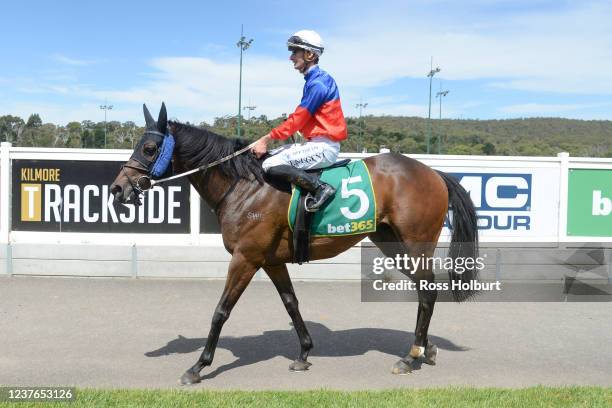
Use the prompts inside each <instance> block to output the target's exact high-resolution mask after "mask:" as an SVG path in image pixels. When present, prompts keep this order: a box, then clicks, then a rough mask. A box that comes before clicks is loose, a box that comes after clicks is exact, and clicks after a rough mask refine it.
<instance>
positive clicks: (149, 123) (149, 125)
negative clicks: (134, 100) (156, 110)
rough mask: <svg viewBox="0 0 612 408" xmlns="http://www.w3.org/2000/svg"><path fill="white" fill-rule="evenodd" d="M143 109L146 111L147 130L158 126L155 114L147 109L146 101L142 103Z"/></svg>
mask: <svg viewBox="0 0 612 408" xmlns="http://www.w3.org/2000/svg"><path fill="white" fill-rule="evenodd" d="M142 110H143V112H144V117H145V124H146V127H147V130H153V129H155V127H156V126H155V120H154V119H153V116H151V113H150V112H149V110H148V109H147V105H146V104H144V103H143V104H142Z"/></svg>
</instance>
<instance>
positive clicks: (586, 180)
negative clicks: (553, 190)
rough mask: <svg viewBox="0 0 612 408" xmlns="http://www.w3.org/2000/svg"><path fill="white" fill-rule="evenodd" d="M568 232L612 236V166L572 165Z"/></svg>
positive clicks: (578, 234)
mask: <svg viewBox="0 0 612 408" xmlns="http://www.w3.org/2000/svg"><path fill="white" fill-rule="evenodd" d="M567 195H568V196H567V235H568V236H578V237H612V170H605V169H602V170H593V169H571V170H570V171H569V185H568V191H567Z"/></svg>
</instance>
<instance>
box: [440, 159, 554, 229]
mask: <svg viewBox="0 0 612 408" xmlns="http://www.w3.org/2000/svg"><path fill="white" fill-rule="evenodd" d="M457 170H458V169H453V168H447V169H443V171H446V172H447V173H449V174H450V175H452V176H453V177H455V178H456V179H457V180H459V183H460V184H461V185H462V186H463V187H464V188H465V189H466V190H467V191H468V193H470V197H471V199H472V201H473V202H474V205H475V206H476V210H477V213H478V227H479V229H480V237H481V238H484V239H489V240H491V239H495V238H502V237H516V238H519V237H520V238H525V237H531V238H539V239H555V238H556V236H557V229H558V225H559V202H558V196H559V170H558V169H556V168H533V169H500V170H499V171H496V170H493V169H491V168H488V169H486V170H484V169H483V170H484V171H473V170H471V171H457ZM444 226H445V231H443V234H445V235H449V234H450V231H449V229H448V228H449V226H450V220H449V219H448V218H447V219H446V222H445V224H444Z"/></svg>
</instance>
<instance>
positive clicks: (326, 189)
mask: <svg viewBox="0 0 612 408" xmlns="http://www.w3.org/2000/svg"><path fill="white" fill-rule="evenodd" d="M267 173H268V175H270V177H275V178H279V179H281V180H286V181H288V182H290V183H292V184H295V185H296V186H299V187H301V188H302V189H303V190H306V191H308V192H309V193H310V194H311V195H312V197H313V199H312V200H306V211H310V212H315V211H317V210H318V209H319V208H321V206H322V205H323V204H324V203H325V202H326V201H327V200H328V199H329V198H330V197H332V196H333V195H334V193H335V192H336V189H335V188H333V187H332V186H330V185H329V184H327V183H323V182H321V180H319V178H318V177H316V176H314V175H312V174H309V173H306V172H305V171H304V170H301V169H298V168H295V167H293V166H289V165H286V164H283V165H280V166H274V167H270V168H269V169H268V171H267Z"/></svg>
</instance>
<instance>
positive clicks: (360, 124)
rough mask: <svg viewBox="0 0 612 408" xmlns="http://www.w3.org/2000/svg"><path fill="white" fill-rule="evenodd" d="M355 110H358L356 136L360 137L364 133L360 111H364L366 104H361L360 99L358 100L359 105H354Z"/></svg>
mask: <svg viewBox="0 0 612 408" xmlns="http://www.w3.org/2000/svg"><path fill="white" fill-rule="evenodd" d="M355 107H356V108H359V133H358V136H361V135H362V134H363V131H364V129H363V128H364V126H363V122H362V120H361V110H362V109H365V108H367V107H368V103H367V102H366V103H363V102H361V98H360V99H359V103H358V104H356V105H355Z"/></svg>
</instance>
